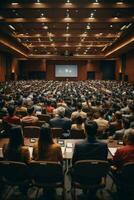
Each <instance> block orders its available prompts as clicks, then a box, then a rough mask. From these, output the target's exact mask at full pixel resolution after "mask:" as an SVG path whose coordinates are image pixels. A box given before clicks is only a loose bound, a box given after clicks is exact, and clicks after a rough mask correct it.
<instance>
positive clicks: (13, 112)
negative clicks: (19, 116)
mask: <svg viewBox="0 0 134 200" xmlns="http://www.w3.org/2000/svg"><path fill="white" fill-rule="evenodd" d="M7 111H8V114H9V116H13V115H14V114H15V106H9V107H8V108H7Z"/></svg>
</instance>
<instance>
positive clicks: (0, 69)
mask: <svg viewBox="0 0 134 200" xmlns="http://www.w3.org/2000/svg"><path fill="white" fill-rule="evenodd" d="M12 60H13V56H12V55H11V54H9V53H3V52H0V81H5V80H11V76H12V75H11V74H12V69H11V66H12Z"/></svg>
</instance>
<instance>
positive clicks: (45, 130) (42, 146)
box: [38, 123, 53, 159]
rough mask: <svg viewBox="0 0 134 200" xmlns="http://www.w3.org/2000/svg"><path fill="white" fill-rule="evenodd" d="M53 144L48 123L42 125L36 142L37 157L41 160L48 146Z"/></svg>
mask: <svg viewBox="0 0 134 200" xmlns="http://www.w3.org/2000/svg"><path fill="white" fill-rule="evenodd" d="M51 144H53V139H52V133H51V128H50V125H49V124H48V123H45V124H43V125H42V127H41V129H40V136H39V141H38V156H39V159H42V158H43V157H44V156H45V153H46V152H47V150H48V146H49V145H51Z"/></svg>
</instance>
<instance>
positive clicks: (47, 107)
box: [46, 100, 54, 113]
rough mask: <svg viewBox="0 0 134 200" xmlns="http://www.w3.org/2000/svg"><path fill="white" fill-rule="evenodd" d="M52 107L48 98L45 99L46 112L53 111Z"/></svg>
mask: <svg viewBox="0 0 134 200" xmlns="http://www.w3.org/2000/svg"><path fill="white" fill-rule="evenodd" d="M53 110H54V107H53V106H52V104H51V101H50V100H47V106H46V112H47V113H53Z"/></svg>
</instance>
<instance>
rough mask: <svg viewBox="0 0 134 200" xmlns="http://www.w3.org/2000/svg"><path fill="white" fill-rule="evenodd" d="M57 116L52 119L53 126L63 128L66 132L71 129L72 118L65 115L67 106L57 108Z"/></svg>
mask: <svg viewBox="0 0 134 200" xmlns="http://www.w3.org/2000/svg"><path fill="white" fill-rule="evenodd" d="M55 113H56V116H55V117H54V118H53V119H51V120H50V126H51V127H52V128H62V129H63V130H64V131H65V132H66V131H67V130H70V129H71V120H70V119H68V118H66V117H64V115H65V108H64V107H61V106H60V107H58V108H57V109H56V110H55Z"/></svg>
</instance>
